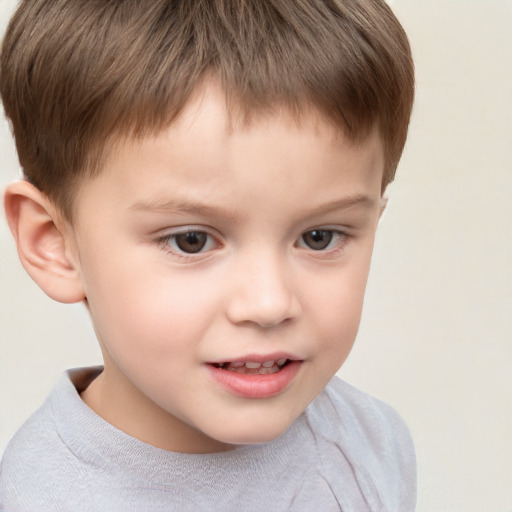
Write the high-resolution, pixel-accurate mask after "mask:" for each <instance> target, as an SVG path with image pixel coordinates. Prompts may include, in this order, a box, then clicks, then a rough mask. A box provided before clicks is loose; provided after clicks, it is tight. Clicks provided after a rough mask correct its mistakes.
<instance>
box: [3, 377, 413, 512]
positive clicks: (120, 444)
mask: <svg viewBox="0 0 512 512" xmlns="http://www.w3.org/2000/svg"><path fill="white" fill-rule="evenodd" d="M99 372H101V368H100V367H97V368H84V369H76V370H70V371H68V372H66V373H65V374H64V375H63V377H62V378H61V379H60V381H59V382H58V384H57V386H56V387H55V389H54V390H53V391H52V393H51V394H50V396H49V397H48V398H47V400H46V401H45V403H44V404H43V405H42V407H41V408H40V409H39V410H38V411H37V412H36V413H35V414H34V415H33V416H32V417H31V418H30V419H29V420H28V421H27V422H26V423H25V424H24V425H23V427H22V428H21V429H20V430H19V431H18V432H17V433H16V435H15V436H14V437H13V439H12V440H11V442H10V443H9V445H8V447H7V449H6V451H5V454H4V457H3V460H2V466H1V472H0V510H1V511H5V512H36V511H37V512H47V511H51V512H56V511H59V512H64V511H66V512H71V511H73V512H82V511H84V512H86V511H87V512H88V511H91V512H93V511H94V512H100V511H105V512H107V511H108V512H132V511H133V512H144V511H148V512H149V511H150V512H160V511H162V512H163V511H165V512H169V511H180V512H188V511H194V512H197V511H205V512H206V511H208V512H212V511H223V512H226V511H228V512H229V511H236V512H239V511H240V510H244V511H245V512H253V511H270V512H279V511H315V512H316V511H321V512H330V511H333V512H334V511H340V510H341V511H343V512H366V511H371V512H377V511H379V512H387V511H389V512H409V511H413V510H414V507H415V502H416V464H415V457H414V449H413V445H412V441H411V438H410V435H409V431H408V430H407V427H406V426H405V424H404V423H403V421H402V420H401V419H400V417H399V416H398V415H397V414H396V413H395V412H394V411H393V410H392V409H391V408H390V407H389V406H387V405H385V404H383V403H382V402H380V401H378V400H376V399H374V398H372V397H369V396H368V395H366V394H364V393H363V392H361V391H359V390H357V389H355V388H353V387H352V386H350V385H349V384H347V383H345V382H343V381H342V380H340V379H338V378H337V377H334V378H333V379H332V380H331V381H330V383H329V384H328V386H327V387H326V389H325V390H324V391H323V392H322V393H321V394H320V395H319V396H318V397H317V398H316V399H315V400H314V401H313V403H312V404H311V405H310V406H309V407H308V408H307V409H306V411H305V412H304V413H303V414H302V415H301V416H300V417H299V418H298V419H297V420H296V421H295V422H294V423H293V425H292V426H291V427H290V428H289V429H288V430H287V431H286V432H285V433H283V434H282V435H281V436H280V437H279V438H277V439H275V440H274V441H271V442H269V443H265V444H262V445H251V446H242V447H239V448H236V449H235V450H233V451H230V452H224V453H214V454H204V455H192V454H183V453H175V452H168V451H165V450H161V449H158V448H155V447H153V446H150V445H148V444H145V443H143V442H141V441H139V440H137V439H135V438H133V437H130V436H128V435H127V434H125V433H123V432H121V431H120V430H118V429H116V428H115V427H113V426H112V425H110V424H109V423H107V422H106V421H104V420H103V419H102V418H100V417H99V416H98V415H96V414H95V413H94V412H93V411H92V410H91V409H89V408H88V407H87V405H85V403H84V402H83V401H82V400H81V398H80V396H79V392H80V391H81V390H83V389H85V387H87V385H88V384H89V383H90V382H91V381H92V380H93V379H94V378H95V377H96V376H97V375H98V373H99Z"/></svg>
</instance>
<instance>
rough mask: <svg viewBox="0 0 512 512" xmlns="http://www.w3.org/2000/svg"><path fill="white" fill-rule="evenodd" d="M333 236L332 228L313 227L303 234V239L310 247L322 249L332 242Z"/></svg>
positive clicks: (315, 249) (317, 249)
mask: <svg viewBox="0 0 512 512" xmlns="http://www.w3.org/2000/svg"><path fill="white" fill-rule="evenodd" d="M333 236H334V233H333V231H332V230H330V229H312V230H311V231H306V233H304V234H303V235H302V240H303V242H304V243H305V244H306V245H307V246H308V247H309V248H310V249H313V250H314V251H322V250H323V249H326V248H327V247H328V246H329V244H330V243H331V242H332V239H333Z"/></svg>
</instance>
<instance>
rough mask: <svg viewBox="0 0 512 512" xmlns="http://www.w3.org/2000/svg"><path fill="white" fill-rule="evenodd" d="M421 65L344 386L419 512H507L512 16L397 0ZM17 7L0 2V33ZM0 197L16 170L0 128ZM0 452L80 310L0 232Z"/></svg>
mask: <svg viewBox="0 0 512 512" xmlns="http://www.w3.org/2000/svg"><path fill="white" fill-rule="evenodd" d="M391 3H392V7H393V8H394V9H395V12H396V13H397V15H398V17H399V18H400V19H401V21H402V23H403V25H404V26H405V28H406V30H407V31H408V33H409V36H410V39H411V43H412V46H413V50H414V53H415V58H416V66H417V76H418V93H417V101H416V108H415V113H414V117H413V122H412V127H411V132H410V138H409V142H408V145H407V148H406V152H405V155H404V158H403V160H402V163H401V165H400V168H399V172H398V177H397V181H396V183H395V184H394V185H393V186H392V188H391V189H390V195H391V201H390V205H389V209H388V211H387V213H386V215H385V218H384V219H383V222H382V225H381V228H380V232H379V235H378V240H377V247H376V252H375V256H374V265H373V269H372V272H371V275H370V282H369V288H368V294H367V300H366V305H365V311H364V315H363V321H362V326H361V331H360V334H359V337H358V341H357V344H356V348H355V349H354V352H353V353H352V355H351V356H350V358H349V360H348V361H347V363H346V364H345V366H344V367H343V369H342V370H341V372H340V374H341V375H342V376H343V377H344V378H346V379H347V380H349V381H350V382H352V383H354V384H355V385H357V386H358V387H360V388H362V389H363V390H366V391H367V392H369V393H371V394H374V395H376V396H378V397H380V398H382V399H383V400H385V401H387V402H389V403H390V404H392V405H393V406H394V407H395V408H396V409H397V410H398V411H399V412H400V413H401V414H402V416H403V417H404V418H405V419H406V421H407V423H408V424H409V426H410V428H411V431H412V434H413V436H414V438H415V442H416V448H417V454H418V469H419V502H418V512H441V511H449V512H491V511H495V512H511V511H512V371H511V368H510V367H511V366H512V365H511V363H512V271H511V268H512V242H511V231H512V230H511V221H512V201H511V199H510V197H511V194H512V2H511V1H510V0H394V1H393V2H391ZM14 4H15V1H14V0H0V24H1V26H2V27H4V26H5V24H6V22H7V19H8V16H9V13H10V12H11V11H12V9H13V6H14ZM0 130H1V131H0V187H4V186H5V184H6V183H7V182H8V181H10V180H11V179H13V178H15V177H16V176H17V172H18V168H17V162H16V158H15V154H14V149H13V144H12V141H11V139H10V135H9V132H8V129H7V123H6V122H5V121H4V120H2V121H1V122H0ZM0 251H1V252H0V408H1V413H0V414H1V417H0V452H1V451H2V450H3V448H4V447H5V444H6V443H7V440H8V438H9V437H10V436H11V435H12V433H13V432H14V431H15V429H16V428H17V427H18V426H19V425H20V423H21V422H22V421H23V420H24V419H25V418H26V417H27V416H28V415H29V414H30V412H31V411H33V410H34V408H35V407H37V405H38V404H39V403H40V402H41V400H42V399H43V398H44V396H45V395H46V394H47V393H48V391H49V390H50V388H51V387H52V385H53V384H54V382H55V380H56V378H57V377H58V375H59V374H60V373H61V371H62V370H63V369H65V368H68V367H72V366H80V365H88V364H94V363H97V362H99V361H100V357H99V351H98V349H97V347H96V344H95V341H94V336H93V332H92V329H91V327H90V326H89V323H88V319H87V317H86V314H85V312H84V311H83V309H82V308H81V307H80V306H65V305H61V304H57V303H54V302H52V301H51V300H49V299H48V298H46V297H45V296H44V294H43V293H42V292H41V291H39V289H38V288H37V287H36V286H35V285H34V284H33V283H32V282H31V281H30V279H29V278H28V277H26V276H25V274H24V272H23V270H22V269H21V266H20V265H19V263H18V261H17V257H16V254H15V249H14V246H13V244H12V242H11V240H10V236H9V234H8V232H7V227H6V225H5V222H4V221H3V220H2V222H1V223H0Z"/></svg>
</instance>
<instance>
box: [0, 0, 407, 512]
mask: <svg viewBox="0 0 512 512" xmlns="http://www.w3.org/2000/svg"><path fill="white" fill-rule="evenodd" d="M413 81H414V80H413V65H412V61H411V56H410V49H409V45H408V42H407V38H406V36H405V34H404V32H403V30H402V28H401V27H400V25H399V23H398V22H397V20H396V19H395V17H394V16H393V14H392V13H391V11H390V9H389V8H388V7H387V6H386V4H385V3H384V2H383V1H381V0H294V1H290V0H282V1H280V0H244V1H242V0H222V1H220V0H217V1H214V0H194V1H190V0H179V1H178V0H174V1H172V2H171V1H170V0H154V1H152V2H139V1H135V0H110V1H105V0H88V1H84V0H30V1H29V0H26V1H24V2H22V3H21V4H20V6H19V9H18V11H17V12H16V14H15V15H14V17H13V19H12V21H11V24H10V26H9V28H8V30H7V33H6V36H5V39H4V42H3V47H2V56H1V80H0V86H1V94H2V101H3V104H4V107H5V111H6V114H7V117H8V118H9V120H10V121H11V123H12V127H13V132H14V136H15V139H16V145H17V150H18V154H19V158H20V162H21V165H22V167H23V170H24V173H25V178H26V179H25V180H24V181H21V182H16V183H13V184H11V185H10V186H9V187H8V188H7V190H6V193H5V208H6V215H7V219H8V222H9V225H10V228H11V230H12V232H13V234H14V237H15V240H16V243H17V247H18V252H19V256H20V259H21V261H22V263H23V266H24V267H25V269H26V270H27V272H28V273H29V274H30V276H31V277H32V278H33V279H34V280H35V281H36V282H37V283H38V285H39V286H40V287H41V288H42V289H43V290H44V291H45V292H46V293H47V294H48V295H49V296H50V297H51V298H53V299H55V300H57V301H61V302H65V303H74V302H83V303H84V304H85V306H86V307H87V309H88V311H89V313H90V316H91V319H92V322H93V324H94V328H95V331H96V334H97V337H98V341H99V343H100V346H101V350H102V353H103V358H104V365H103V366H102V367H97V368H85V369H77V370H70V371H68V372H67V373H66V374H65V375H64V376H63V378H62V379H61V380H60V382H59V383H58V384H57V386H56V388H55V390H54V391H53V392H52V393H51V395H50V396H49V397H48V399H47V401H46V402H45V403H44V404H43V406H42V407H41V408H40V409H39V410H38V411H37V412H36V413H35V414H34V415H33V416H32V418H31V419H29V420H28V422H27V423H26V424H25V425H24V426H23V427H22V428H21V429H20V431H19V432H18V433H17V434H16V435H15V436H14V438H13V439H12V441H11V443H10V445H9V446H8V448H7V450H6V452H5V455H4V458H3V462H2V470H1V483H0V490H1V498H0V502H1V508H2V510H8V511H9V512H16V511H23V512H28V511H38V512H42V511H109V512H113V511H123V512H128V511H143V510H148V511H164V510H165V511H170V510H177V511H197V510H205V511H206V510H207V511H211V510H222V511H226V510H228V511H229V510H236V511H238V510H245V511H262V510H265V511H267V510H270V511H286V510H294V511H309V510H321V511H334V510H343V511H345V512H346V511H357V512H363V511H367V510H368V511H377V510H378V511H401V512H406V511H410V510H413V509H414V504H415V462H414V453H413V448H412V443H411V440H410V437H409V434H408V431H407V428H406V427H405V426H404V424H403V422H402V421H401V420H400V419H399V418H398V417H397V415H396V413H395V412H393V411H392V410H391V409H390V408H389V407H388V406H386V405H384V404H383V403H381V402H379V401H377V400H375V399H373V398H370V397H368V396H366V395H365V394H363V393H362V392H360V391H358V390H356V389H354V388H352V387H350V386H349V385H348V384H346V383H344V382H342V381H341V380H339V379H337V378H336V377H333V376H334V374H335V372H336V371H337V370H338V369H339V367H340V366H341V364H342V363H343V362H344V360H345V359H346V357H347V356H348V353H349V351H350V349H351V347H352V344H353V342H354V339H355V336H356V332H357V328H358V323H359V319H360V313H361V307H362V303H363V295H364V289H365V284H366V279H367V275H368V269H369V265H370V258H371V253H372V246H373V241H374V235H375V230H376V228H377V223H378V220H379V216H380V214H381V212H382V209H383V200H382V194H383V192H384V190H385V188H386V185H387V184H388V183H389V182H390V181H391V180H392V178H393V175H394V172H395V169H396V166H397V163H398V161H399V158H400V155H401V152H402V148H403V146H404V143H405V138H406V133H407V127H408V122H409V117H410V112H411V106H412V99H413V88H414V85H413Z"/></svg>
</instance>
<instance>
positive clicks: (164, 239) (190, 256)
mask: <svg viewBox="0 0 512 512" xmlns="http://www.w3.org/2000/svg"><path fill="white" fill-rule="evenodd" d="M211 231H212V230H211V229H208V228H205V227H204V226H180V227H176V228H172V229H168V230H165V231H164V232H163V233H162V234H161V235H160V236H157V238H156V239H155V240H154V243H155V244H156V245H158V246H159V247H161V248H162V249H163V250H164V251H166V252H167V253H169V254H171V255H172V256H174V257H176V258H179V259H181V260H185V261H190V262H192V261H199V260H202V259H204V258H207V257H208V256H209V255H210V253H211V252H212V251H213V250H214V249H216V248H218V247H220V246H222V243H221V241H220V240H219V238H220V237H219V236H216V235H214V234H213V233H212V232H211ZM186 233H204V234H205V235H206V236H207V237H208V238H209V239H211V240H213V242H214V244H215V247H213V248H211V249H206V250H200V251H198V252H195V253H187V252H183V251H181V250H179V249H178V250H176V249H175V248H173V247H171V246H170V244H169V241H170V240H172V239H174V238H175V237H177V236H179V235H184V234H186Z"/></svg>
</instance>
